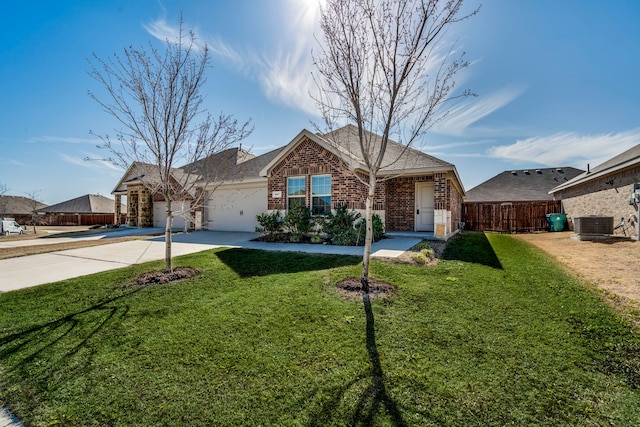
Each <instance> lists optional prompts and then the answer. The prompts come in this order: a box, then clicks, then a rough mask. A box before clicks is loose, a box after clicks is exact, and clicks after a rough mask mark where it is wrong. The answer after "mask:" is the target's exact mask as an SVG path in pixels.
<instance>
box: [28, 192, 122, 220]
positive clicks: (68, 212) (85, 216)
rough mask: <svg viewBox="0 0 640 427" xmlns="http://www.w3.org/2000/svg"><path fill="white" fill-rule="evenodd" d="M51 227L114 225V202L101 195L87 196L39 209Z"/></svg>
mask: <svg viewBox="0 0 640 427" xmlns="http://www.w3.org/2000/svg"><path fill="white" fill-rule="evenodd" d="M37 212H38V214H39V215H40V217H41V218H42V221H43V222H45V223H47V224H49V225H98V224H109V225H112V224H114V212H115V211H114V201H113V199H109V198H108V197H105V196H101V195H99V194H86V195H84V196H80V197H76V198H75V199H71V200H66V201H64V202H61V203H57V204H55V205H50V206H44V207H42V208H40V209H38V211H37Z"/></svg>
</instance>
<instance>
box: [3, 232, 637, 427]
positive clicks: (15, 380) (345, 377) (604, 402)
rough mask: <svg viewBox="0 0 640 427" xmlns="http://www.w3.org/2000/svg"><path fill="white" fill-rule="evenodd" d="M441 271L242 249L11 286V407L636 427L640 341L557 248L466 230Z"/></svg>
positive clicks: (216, 421)
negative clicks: (191, 270)
mask: <svg viewBox="0 0 640 427" xmlns="http://www.w3.org/2000/svg"><path fill="white" fill-rule="evenodd" d="M444 258H445V260H443V261H442V262H440V264H439V265H438V266H437V267H421V266H410V265H405V264H399V263H384V262H378V261H375V262H373V264H372V273H373V276H374V277H375V278H377V279H381V280H385V281H387V282H390V283H392V284H394V285H395V286H396V287H397V289H398V293H397V295H396V296H395V297H393V298H392V299H388V300H374V301H372V302H371V304H366V303H363V301H349V300H345V299H342V298H341V297H340V296H338V294H337V293H336V292H335V291H334V289H333V285H334V284H335V283H336V282H337V281H339V280H340V279H342V278H344V277H348V276H357V275H358V274H359V271H360V268H359V259H358V258H352V257H344V256H312V255H303V254H291V253H269V252H260V251H249V250H241V249H230V250H216V251H208V252H202V253H199V254H194V255H189V256H186V257H181V258H177V259H176V261H175V265H177V266H180V265H189V266H194V267H197V268H198V269H200V270H201V271H202V274H201V275H200V276H198V277H197V278H195V279H191V280H189V281H185V282H181V283H178V284H171V285H154V286H149V287H145V288H134V287H131V286H128V283H129V282H130V281H131V280H132V279H133V278H134V277H136V275H138V274H140V273H141V272H143V271H147V270H151V269H157V268H161V266H162V264H161V263H150V264H145V265H141V266H136V267H132V268H127V269H122V270H117V271H113V272H106V273H100V274H96V275H92V276H87V277H83V278H79V279H74V280H67V281H64V282H59V283H55V284H51V285H46V286H41V287H37V288H33V289H25V290H23V291H17V292H10V293H6V294H0V402H1V403H4V404H8V405H9V406H10V407H11V408H12V409H13V411H14V412H15V413H16V414H17V415H18V416H20V417H21V418H22V419H23V421H24V422H25V423H27V424H28V425H30V426H47V425H64V426H73V425H78V426H90V425H96V426H158V425H167V426H175V425H189V426H205V425H206V426H209V425H222V426H238V425H252V426H254V425H267V426H271V425H277V426H290V425H294V426H298V425H303V426H331V425H335V426H344V425H375V426H377V425H380V426H387V425H391V426H393V425H415V426H428V425H434V426H442V425H451V426H474V425H475V426H477V425H492V426H494V425H518V426H522V425H548V426H558V425H579V426H603V425H615V426H634V425H638V420H640V390H638V389H637V387H638V385H640V340H639V339H638V337H637V336H635V335H634V334H633V332H632V330H631V328H630V326H629V325H628V324H626V323H625V322H624V321H623V320H621V319H620V318H619V317H617V316H616V315H615V314H613V313H612V312H611V311H610V310H609V309H608V308H607V306H606V305H605V304H604V303H603V302H601V301H600V300H599V298H598V297H597V296H595V295H594V294H593V293H592V292H590V291H588V290H586V289H585V288H584V287H583V286H582V285H581V284H580V283H579V282H577V281H575V280H574V279H572V278H571V277H570V276H568V275H567V274H565V273H564V272H563V271H562V270H561V269H560V268H559V267H558V266H557V265H556V264H554V263H553V262H552V261H551V260H550V259H549V258H548V257H546V256H545V255H544V254H542V253H541V252H539V251H538V250H536V249H533V248H532V247H530V246H527V245H526V244H525V243H523V242H521V241H519V240H517V239H514V238H512V237H510V236H506V235H486V236H485V235H483V234H479V233H477V234H476V233H465V235H464V236H462V237H461V238H458V239H456V240H455V241H454V242H453V243H452V244H450V245H449V248H448V250H447V252H446V254H445V257H444Z"/></svg>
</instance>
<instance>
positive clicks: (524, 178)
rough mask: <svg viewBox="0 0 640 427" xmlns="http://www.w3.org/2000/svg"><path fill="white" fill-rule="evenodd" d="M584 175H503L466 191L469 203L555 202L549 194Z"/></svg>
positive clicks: (548, 171)
mask: <svg viewBox="0 0 640 427" xmlns="http://www.w3.org/2000/svg"><path fill="white" fill-rule="evenodd" d="M582 172H583V171H582V170H580V169H576V168H571V167H562V168H542V169H535V168H534V169H521V170H510V171H504V172H502V173H500V174H498V175H496V176H494V177H493V178H491V179H489V180H487V181H485V182H483V183H482V184H479V185H477V186H476V187H473V188H472V189H470V190H469V191H467V198H466V200H465V201H467V202H523V201H538V200H553V196H551V195H550V194H549V190H551V189H552V188H554V187H555V186H557V185H558V184H561V183H564V182H567V181H569V180H570V179H572V178H574V177H576V176H578V175H580V173H582Z"/></svg>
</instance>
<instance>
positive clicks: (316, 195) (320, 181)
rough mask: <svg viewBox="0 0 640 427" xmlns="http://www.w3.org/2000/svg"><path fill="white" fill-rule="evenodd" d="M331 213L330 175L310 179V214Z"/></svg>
mask: <svg viewBox="0 0 640 427" xmlns="http://www.w3.org/2000/svg"><path fill="white" fill-rule="evenodd" d="M329 213H331V175H315V176H312V177H311V214H312V215H327V214H329Z"/></svg>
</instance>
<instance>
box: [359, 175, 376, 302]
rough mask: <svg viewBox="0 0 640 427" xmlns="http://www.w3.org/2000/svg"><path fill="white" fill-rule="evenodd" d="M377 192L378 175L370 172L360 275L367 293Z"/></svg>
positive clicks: (363, 289)
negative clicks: (374, 203)
mask: <svg viewBox="0 0 640 427" xmlns="http://www.w3.org/2000/svg"><path fill="white" fill-rule="evenodd" d="M375 194H376V175H375V174H373V173H370V175H369V193H368V194H367V199H366V201H365V213H364V219H365V222H366V230H367V231H366V233H365V238H364V254H363V256H362V276H361V277H360V283H361V284H362V291H363V292H364V293H366V294H368V293H369V260H370V258H371V245H372V244H373V226H372V224H373V219H372V218H373V201H374V196H375Z"/></svg>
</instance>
